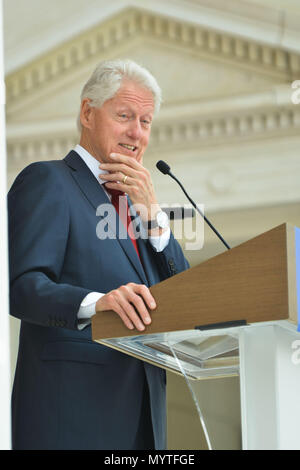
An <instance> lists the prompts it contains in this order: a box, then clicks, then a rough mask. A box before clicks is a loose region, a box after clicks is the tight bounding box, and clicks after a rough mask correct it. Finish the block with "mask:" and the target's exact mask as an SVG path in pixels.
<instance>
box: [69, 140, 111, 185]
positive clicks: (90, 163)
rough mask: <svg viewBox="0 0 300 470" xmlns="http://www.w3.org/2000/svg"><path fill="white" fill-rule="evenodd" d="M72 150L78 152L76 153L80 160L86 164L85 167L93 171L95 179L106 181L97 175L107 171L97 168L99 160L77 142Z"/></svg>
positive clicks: (101, 181) (101, 182) (100, 181)
mask: <svg viewBox="0 0 300 470" xmlns="http://www.w3.org/2000/svg"><path fill="white" fill-rule="evenodd" d="M74 151H75V152H76V153H78V155H79V156H80V157H81V158H82V160H83V161H84V163H85V164H86V165H87V167H88V168H89V169H90V170H91V172H92V173H93V175H94V176H95V178H96V179H97V181H98V182H99V183H100V184H103V183H106V181H104V180H102V179H101V178H99V175H101V174H105V173H108V172H107V171H105V170H102V169H101V168H99V164H100V162H99V161H98V160H96V158H95V157H93V156H92V155H91V154H90V153H89V152H88V151H87V150H86V149H85V148H83V147H81V145H79V144H77V145H76V147H75V148H74Z"/></svg>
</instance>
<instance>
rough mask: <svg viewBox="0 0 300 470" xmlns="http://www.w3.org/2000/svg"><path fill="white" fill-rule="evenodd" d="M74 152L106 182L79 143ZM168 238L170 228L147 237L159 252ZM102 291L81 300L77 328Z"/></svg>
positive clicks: (92, 310)
mask: <svg viewBox="0 0 300 470" xmlns="http://www.w3.org/2000/svg"><path fill="white" fill-rule="evenodd" d="M74 150H75V152H76V153H78V155H79V156H80V157H81V158H82V160H83V161H84V162H85V164H86V165H87V166H88V168H89V169H90V170H91V172H92V173H93V175H94V176H95V178H96V179H97V181H98V182H99V184H101V185H102V184H103V183H106V181H104V180H102V179H101V178H99V175H101V173H108V172H107V171H104V170H102V169H101V168H99V161H98V160H96V158H94V157H93V156H92V155H91V154H90V153H89V152H88V151H87V150H86V149H84V148H83V147H81V145H76V147H75V149H74ZM103 189H104V191H105V193H106V194H107V196H108V198H109V199H111V195H110V194H108V192H107V191H106V190H105V187H104V188H103ZM169 240H170V228H169V229H168V230H166V231H165V232H163V233H162V235H160V236H157V237H149V242H150V243H151V245H152V246H153V248H154V249H155V250H156V251H157V252H159V251H163V250H164V248H165V247H166V246H167V245H168V243H169ZM103 295H105V294H103V293H100V292H90V293H89V294H88V295H87V296H86V297H85V298H84V299H83V301H82V302H81V304H80V308H79V311H78V313H77V318H78V319H79V320H80V324H79V325H78V329H82V328H84V327H85V326H87V325H88V324H89V323H90V318H91V316H92V315H94V314H95V313H96V303H97V301H98V300H99V299H100V297H102V296H103Z"/></svg>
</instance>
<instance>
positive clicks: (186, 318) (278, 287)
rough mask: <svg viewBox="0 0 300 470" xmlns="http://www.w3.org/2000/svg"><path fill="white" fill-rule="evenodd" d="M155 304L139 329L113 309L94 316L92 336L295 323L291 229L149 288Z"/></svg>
mask: <svg viewBox="0 0 300 470" xmlns="http://www.w3.org/2000/svg"><path fill="white" fill-rule="evenodd" d="M150 290H151V293H152V295H153V296H154V298H155V300H156V303H157V308H156V309H155V310H154V311H152V314H151V316H152V323H151V325H149V326H147V327H146V329H145V330H144V331H143V332H138V331H137V330H129V329H127V328H126V327H125V325H124V324H123V322H122V321H121V320H120V318H119V317H118V315H117V314H116V313H114V312H111V311H107V312H98V313H96V315H94V316H93V317H92V336H93V340H95V341H98V340H100V339H105V338H112V337H115V338H116V337H123V336H137V335H139V334H140V335H145V334H148V333H149V334H153V333H162V332H170V331H179V330H190V329H194V328H195V327H197V326H200V325H212V324H215V323H224V322H229V321H239V320H245V321H246V322H247V323H255V322H263V321H274V320H284V319H289V320H290V321H293V322H297V292H296V261H295V228H294V227H293V226H290V225H288V224H282V225H280V226H278V227H276V228H274V229H272V230H270V231H268V232H265V233H263V234H262V235H259V236H257V237H255V238H253V239H251V240H249V241H247V242H245V243H242V244H241V245H239V246H237V247H235V248H232V249H231V250H229V251H226V252H224V253H222V254H220V255H217V256H215V257H213V258H211V259H209V260H207V261H205V262H203V263H201V264H199V265H198V266H195V267H193V268H191V269H188V270H187V271H185V272H182V273H180V274H177V275H175V276H173V277H171V278H169V279H166V280H165V281H163V282H160V283H159V284H156V285H154V286H152V287H151V288H150Z"/></svg>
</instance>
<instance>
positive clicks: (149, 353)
mask: <svg viewBox="0 0 300 470" xmlns="http://www.w3.org/2000/svg"><path fill="white" fill-rule="evenodd" d="M101 343H102V344H106V345H107V346H110V347H112V348H114V349H118V350H120V351H123V352H126V353H127V354H130V355H132V356H134V357H137V358H139V359H142V360H145V361H148V362H151V363H152V364H155V365H157V366H159V367H162V368H164V369H167V370H170V371H172V372H177V373H180V374H182V373H183V371H184V373H185V375H186V376H187V377H189V378H190V379H193V380H199V379H204V378H209V377H220V376H227V375H237V374H238V371H239V352H238V338H237V337H235V336H233V335H231V334H220V332H218V333H217V334H214V333H213V332H211V331H210V332H209V333H208V332H201V331H199V330H187V331H180V332H172V333H159V334H154V335H141V336H134V337H124V338H112V339H109V340H102V341H101Z"/></svg>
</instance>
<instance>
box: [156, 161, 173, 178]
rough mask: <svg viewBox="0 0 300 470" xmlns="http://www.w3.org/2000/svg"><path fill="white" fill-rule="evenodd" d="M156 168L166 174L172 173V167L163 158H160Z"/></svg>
mask: <svg viewBox="0 0 300 470" xmlns="http://www.w3.org/2000/svg"><path fill="white" fill-rule="evenodd" d="M156 168H157V169H158V170H159V171H161V172H162V173H163V174H164V175H168V174H169V173H170V170H171V168H170V167H169V165H168V164H167V163H166V162H164V161H163V160H159V162H157V163H156Z"/></svg>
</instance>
